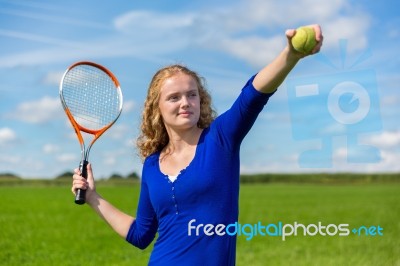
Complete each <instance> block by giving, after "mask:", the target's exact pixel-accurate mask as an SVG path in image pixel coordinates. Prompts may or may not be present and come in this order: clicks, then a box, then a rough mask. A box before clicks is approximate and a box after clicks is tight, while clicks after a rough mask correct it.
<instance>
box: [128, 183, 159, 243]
mask: <svg viewBox="0 0 400 266" xmlns="http://www.w3.org/2000/svg"><path fill="white" fill-rule="evenodd" d="M144 178H145V176H144V175H142V183H141V189H140V197H139V204H138V210H137V214H136V219H135V220H134V221H133V223H132V225H131V227H130V228H129V231H128V234H127V236H126V241H128V242H129V243H131V244H132V245H134V246H136V247H138V248H140V249H145V248H146V247H147V246H148V245H150V243H151V242H152V241H153V240H154V238H155V236H156V233H157V228H158V222H157V219H156V214H155V211H154V208H153V206H152V204H151V202H150V197H149V190H148V187H147V184H146V181H145V179H144Z"/></svg>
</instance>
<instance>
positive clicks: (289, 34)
mask: <svg viewBox="0 0 400 266" xmlns="http://www.w3.org/2000/svg"><path fill="white" fill-rule="evenodd" d="M285 34H286V37H287V38H288V39H292V38H293V36H294V35H295V34H296V30H294V29H288V30H286V32H285Z"/></svg>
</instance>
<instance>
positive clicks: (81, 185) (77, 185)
mask: <svg viewBox="0 0 400 266" xmlns="http://www.w3.org/2000/svg"><path fill="white" fill-rule="evenodd" d="M88 187H89V184H88V183H87V182H86V180H74V181H73V182H72V188H71V191H72V193H74V194H76V191H77V190H78V189H83V190H86V189H87V188H88Z"/></svg>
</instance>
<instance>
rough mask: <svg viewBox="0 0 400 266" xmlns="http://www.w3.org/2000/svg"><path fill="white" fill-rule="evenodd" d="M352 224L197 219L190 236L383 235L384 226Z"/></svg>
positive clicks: (190, 227) (283, 238)
mask: <svg viewBox="0 0 400 266" xmlns="http://www.w3.org/2000/svg"><path fill="white" fill-rule="evenodd" d="M350 228H351V227H350V225H349V224H346V223H343V224H338V225H336V224H327V225H325V224H323V223H322V222H318V223H317V224H307V225H305V224H302V223H298V222H294V223H293V224H288V223H286V224H284V223H282V222H278V223H269V224H263V223H262V222H260V221H259V222H258V223H255V224H248V223H246V224H240V223H238V222H235V223H231V224H228V225H225V224H217V225H214V224H202V223H196V219H192V220H190V221H189V222H188V236H196V237H198V236H200V235H205V236H210V237H211V236H225V235H229V236H234V235H237V236H245V237H246V240H247V241H249V240H252V239H253V238H254V237H256V236H260V237H266V236H270V237H280V238H281V239H282V241H285V240H286V238H287V237H291V236H317V235H319V236H341V237H343V236H349V235H351V233H352V234H353V235H356V236H383V228H382V227H381V226H380V225H377V226H375V225H372V226H365V225H363V226H359V227H354V228H352V229H350Z"/></svg>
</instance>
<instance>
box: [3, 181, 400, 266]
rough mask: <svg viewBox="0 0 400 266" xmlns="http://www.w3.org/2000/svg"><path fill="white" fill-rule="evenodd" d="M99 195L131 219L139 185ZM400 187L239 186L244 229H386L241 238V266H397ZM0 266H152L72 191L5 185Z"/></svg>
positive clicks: (146, 253) (105, 190)
mask: <svg viewBox="0 0 400 266" xmlns="http://www.w3.org/2000/svg"><path fill="white" fill-rule="evenodd" d="M98 190H99V192H100V193H101V194H102V195H103V196H104V197H105V198H107V199H108V200H110V201H111V202H112V203H113V204H114V205H116V206H118V208H120V209H122V210H123V211H125V212H128V213H130V214H134V213H135V212H136V209H135V208H136V205H137V200H138V193H139V185H138V184H135V183H126V184H124V185H123V186H121V185H118V184H112V185H110V184H109V185H107V184H106V183H104V184H99V186H98ZM399 192H400V184H399V183H398V182H395V183H373V184H357V185H354V184H353V185H343V184H341V185H321V184H319V185H318V184H276V183H272V184H242V185H241V198H240V217H239V222H240V223H241V224H245V223H250V224H254V223H257V222H258V221H260V222H261V223H262V224H264V225H265V224H269V223H278V222H282V223H283V224H285V223H288V224H293V223H294V222H296V221H297V222H298V223H302V224H305V225H308V224H317V223H318V222H321V223H322V224H324V225H328V224H337V225H338V224H341V223H347V224H349V229H352V228H354V227H359V226H362V225H366V226H373V225H375V226H377V225H380V226H381V227H383V228H384V229H383V230H384V231H383V233H384V235H383V236H365V235H361V236H356V235H354V234H352V233H350V235H349V236H342V237H341V236H338V235H336V236H326V237H322V236H313V237H312V236H303V235H301V236H296V237H295V236H289V237H287V239H286V241H282V239H281V238H280V237H278V236H277V237H273V236H255V237H253V239H252V240H250V241H247V240H246V236H243V235H242V236H238V244H237V265H239V266H240V265H266V264H268V265H400V239H399V236H400V205H399V202H400V193H399ZM0 195H1V196H0V197H1V201H0V264H2V265H147V261H148V258H149V255H150V252H151V247H149V248H148V249H147V250H144V251H141V250H139V249H137V248H134V247H133V246H131V245H130V244H128V243H126V242H125V241H124V240H123V239H121V238H120V237H118V236H117V235H116V234H115V233H114V232H113V231H112V230H111V229H110V228H108V227H107V225H106V224H105V223H104V222H103V221H102V220H101V219H100V218H99V217H97V216H96V215H95V214H94V212H93V211H91V210H90V209H89V207H87V206H76V205H75V204H73V197H72V194H71V192H70V188H69V186H68V185H62V184H61V185H58V186H48V185H46V184H41V183H37V184H35V185H26V186H0Z"/></svg>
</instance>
